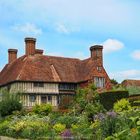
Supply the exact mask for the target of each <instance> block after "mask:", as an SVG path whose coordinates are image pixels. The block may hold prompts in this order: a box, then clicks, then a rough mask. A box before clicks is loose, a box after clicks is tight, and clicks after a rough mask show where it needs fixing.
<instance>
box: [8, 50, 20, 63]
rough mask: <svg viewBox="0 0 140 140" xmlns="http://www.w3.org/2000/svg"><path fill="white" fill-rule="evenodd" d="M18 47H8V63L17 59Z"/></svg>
mask: <svg viewBox="0 0 140 140" xmlns="http://www.w3.org/2000/svg"><path fill="white" fill-rule="evenodd" d="M17 52H18V50H17V49H8V63H9V64H10V63H12V62H13V61H14V60H16V59H17Z"/></svg>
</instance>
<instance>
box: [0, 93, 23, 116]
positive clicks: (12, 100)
mask: <svg viewBox="0 0 140 140" xmlns="http://www.w3.org/2000/svg"><path fill="white" fill-rule="evenodd" d="M21 109H22V104H21V103H20V97H19V94H17V93H9V92H7V91H4V92H3V94H2V100H1V101H0V115H1V116H2V117H5V116H7V115H11V114H12V113H13V111H20V110H21Z"/></svg>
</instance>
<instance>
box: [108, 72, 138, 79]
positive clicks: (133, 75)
mask: <svg viewBox="0 0 140 140" xmlns="http://www.w3.org/2000/svg"><path fill="white" fill-rule="evenodd" d="M109 75H110V78H114V79H118V80H119V81H122V80H124V79H140V70H135V69H132V70H125V71H119V72H113V73H110V74H109Z"/></svg>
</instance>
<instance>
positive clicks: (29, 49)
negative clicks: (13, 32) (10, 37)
mask: <svg viewBox="0 0 140 140" xmlns="http://www.w3.org/2000/svg"><path fill="white" fill-rule="evenodd" d="M35 43H36V39H35V38H29V37H27V38H25V47H26V49H25V50H26V55H27V56H29V55H34V54H35Z"/></svg>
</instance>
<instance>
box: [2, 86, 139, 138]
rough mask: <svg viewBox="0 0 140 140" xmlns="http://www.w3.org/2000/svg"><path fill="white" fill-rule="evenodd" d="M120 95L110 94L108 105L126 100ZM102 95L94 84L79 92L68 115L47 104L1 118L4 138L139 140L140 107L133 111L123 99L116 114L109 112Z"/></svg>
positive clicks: (115, 111)
mask: <svg viewBox="0 0 140 140" xmlns="http://www.w3.org/2000/svg"><path fill="white" fill-rule="evenodd" d="M117 92H118V91H117ZM117 92H116V91H112V94H115V95H112V94H110V93H106V96H104V95H103V97H104V98H105V97H106V98H105V99H104V100H105V101H106V102H108V98H109V99H111V97H115V99H113V102H115V101H116V99H118V97H117V96H119V95H120V94H121V95H120V97H122V91H121V92H119V93H118V94H117ZM127 93H128V92H127ZM124 94H126V91H124ZM99 95H100V94H98V93H97V91H96V87H95V86H94V85H90V86H89V87H87V88H85V89H79V90H78V92H77V94H76V97H75V99H74V103H73V106H72V107H71V108H69V109H71V111H70V112H68V113H60V112H54V111H52V107H51V106H50V105H46V104H43V105H36V106H35V107H34V108H33V112H31V113H28V114H27V113H25V112H21V111H20V112H19V111H15V112H14V114H13V115H10V116H8V117H5V118H1V119H0V135H3V136H9V137H14V138H24V139H67V138H68V137H69V136H72V137H73V138H72V139H96V140H104V139H105V140H139V139H140V108H133V107H131V105H130V103H129V102H128V100H126V99H122V100H120V101H118V102H117V103H115V104H114V111H113V110H112V111H108V112H106V110H105V109H104V108H103V106H102V105H101V103H100V100H101V96H102V94H101V95H100V96H99ZM123 96H126V95H123ZM113 102H112V104H113ZM112 106H113V105H112ZM71 132H72V133H71ZM64 136H66V137H65V138H64ZM68 139H69V138H68Z"/></svg>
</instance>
